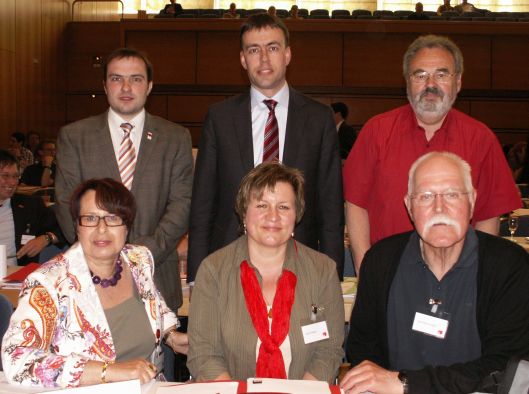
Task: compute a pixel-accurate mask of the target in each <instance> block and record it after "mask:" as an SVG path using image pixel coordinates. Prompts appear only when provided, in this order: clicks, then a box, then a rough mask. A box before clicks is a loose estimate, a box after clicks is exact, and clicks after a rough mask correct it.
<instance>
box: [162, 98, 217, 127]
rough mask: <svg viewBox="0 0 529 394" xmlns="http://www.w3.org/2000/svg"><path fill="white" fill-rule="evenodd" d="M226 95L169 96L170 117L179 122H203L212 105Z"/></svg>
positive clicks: (171, 119)
mask: <svg viewBox="0 0 529 394" xmlns="http://www.w3.org/2000/svg"><path fill="white" fill-rule="evenodd" d="M225 98H226V96H223V95H221V96H169V100H168V119H169V120H170V121H172V122H177V123H193V122H194V123H202V122H203V121H204V119H205V117H206V113H207V110H208V108H209V106H210V105H212V104H215V103H218V102H219V101H222V100H224V99H225Z"/></svg>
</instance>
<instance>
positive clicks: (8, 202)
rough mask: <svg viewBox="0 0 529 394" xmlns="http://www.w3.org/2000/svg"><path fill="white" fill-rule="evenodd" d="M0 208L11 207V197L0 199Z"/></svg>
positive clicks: (6, 208)
mask: <svg viewBox="0 0 529 394" xmlns="http://www.w3.org/2000/svg"><path fill="white" fill-rule="evenodd" d="M0 209H5V210H8V209H11V198H8V199H7V200H4V201H0Z"/></svg>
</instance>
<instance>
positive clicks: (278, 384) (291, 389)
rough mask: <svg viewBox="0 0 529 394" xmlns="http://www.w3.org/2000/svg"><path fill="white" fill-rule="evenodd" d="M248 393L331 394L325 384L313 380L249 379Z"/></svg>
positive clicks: (327, 385)
mask: <svg viewBox="0 0 529 394" xmlns="http://www.w3.org/2000/svg"><path fill="white" fill-rule="evenodd" d="M247 384H248V390H247V391H248V392H249V393H262V392H266V393H291V394H327V393H329V394H330V393H331V389H330V388H329V384H328V383H327V382H319V381H313V380H284V379H267V378H249V379H248V381H247Z"/></svg>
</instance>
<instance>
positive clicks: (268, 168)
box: [235, 161, 305, 223]
mask: <svg viewBox="0 0 529 394" xmlns="http://www.w3.org/2000/svg"><path fill="white" fill-rule="evenodd" d="M278 182H285V183H288V184H289V185H290V186H292V189H294V194H295V196H296V222H299V221H300V220H301V218H302V217H303V212H304V211H305V198H304V195H305V186H304V185H305V181H304V180H303V175H302V174H301V171H299V170H298V169H297V168H292V167H287V166H286V165H284V164H281V163H279V162H276V161H272V162H266V163H261V164H259V165H258V166H257V167H255V168H254V169H253V170H251V171H250V172H249V173H248V174H246V176H245V177H244V178H243V179H242V181H241V185H240V187H239V192H238V193H237V197H236V199H235V211H236V212H237V215H238V216H239V219H240V220H241V223H242V222H243V221H244V218H245V216H246V211H247V210H248V205H249V204H250V200H251V199H252V197H253V198H257V199H259V198H261V197H262V196H263V192H264V190H265V189H269V190H273V189H274V187H275V185H276V184H277V183H278Z"/></svg>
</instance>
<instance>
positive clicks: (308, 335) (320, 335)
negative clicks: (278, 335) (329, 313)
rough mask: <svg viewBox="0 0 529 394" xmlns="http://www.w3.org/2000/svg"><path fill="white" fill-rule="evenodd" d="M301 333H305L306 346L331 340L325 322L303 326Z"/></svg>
mask: <svg viewBox="0 0 529 394" xmlns="http://www.w3.org/2000/svg"><path fill="white" fill-rule="evenodd" d="M301 332H302V333H303V340H304V341H305V345H307V344H309V343H312V342H318V341H323V340H325V339H329V330H328V329H327V322H326V321H325V320H324V321H319V322H317V323H312V324H307V325H305V326H301Z"/></svg>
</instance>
